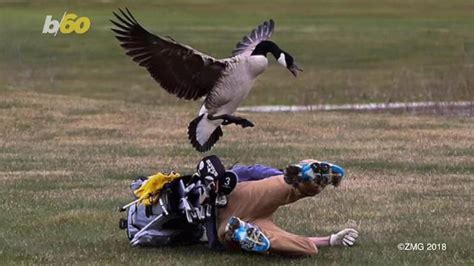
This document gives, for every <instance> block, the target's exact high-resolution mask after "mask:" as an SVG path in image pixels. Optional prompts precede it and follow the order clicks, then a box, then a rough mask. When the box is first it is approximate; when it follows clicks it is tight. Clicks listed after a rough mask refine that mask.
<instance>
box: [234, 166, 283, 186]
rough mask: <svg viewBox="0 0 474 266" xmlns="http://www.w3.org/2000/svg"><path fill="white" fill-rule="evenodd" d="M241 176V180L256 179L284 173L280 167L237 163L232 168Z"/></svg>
mask: <svg viewBox="0 0 474 266" xmlns="http://www.w3.org/2000/svg"><path fill="white" fill-rule="evenodd" d="M231 170H232V171H234V172H235V173H236V174H237V176H238V177H239V182H246V181H255V180H261V179H265V178H268V177H270V176H275V175H282V174H283V172H282V171H281V170H279V169H276V168H273V167H269V166H266V165H262V164H254V165H239V164H237V165H235V166H234V167H232V169H231Z"/></svg>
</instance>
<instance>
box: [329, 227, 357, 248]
mask: <svg viewBox="0 0 474 266" xmlns="http://www.w3.org/2000/svg"><path fill="white" fill-rule="evenodd" d="M358 237H359V232H357V231H356V230H355V229H352V228H346V229H344V230H341V231H339V232H338V233H336V234H332V235H331V237H330V238H329V246H331V247H334V246H346V247H352V246H353V245H354V244H355V242H357V238H358Z"/></svg>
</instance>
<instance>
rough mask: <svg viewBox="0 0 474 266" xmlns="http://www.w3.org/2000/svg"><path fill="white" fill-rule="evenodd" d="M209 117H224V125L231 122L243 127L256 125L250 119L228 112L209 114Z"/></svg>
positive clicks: (210, 118) (211, 118) (212, 118)
mask: <svg viewBox="0 0 474 266" xmlns="http://www.w3.org/2000/svg"><path fill="white" fill-rule="evenodd" d="M207 118H208V119H209V120H217V119H223V120H224V122H222V125H224V126H227V125H230V124H236V125H240V126H242V127H243V128H246V127H253V126H254V124H253V123H252V122H250V121H249V120H248V119H246V118H243V117H240V116H233V115H227V114H224V115H217V116H213V115H207Z"/></svg>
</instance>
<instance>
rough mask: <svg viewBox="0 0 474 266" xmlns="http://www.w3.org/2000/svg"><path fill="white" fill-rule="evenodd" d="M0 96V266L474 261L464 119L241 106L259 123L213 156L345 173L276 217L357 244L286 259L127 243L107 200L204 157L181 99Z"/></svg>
mask: <svg viewBox="0 0 474 266" xmlns="http://www.w3.org/2000/svg"><path fill="white" fill-rule="evenodd" d="M0 103H1V106H3V108H2V120H3V122H4V123H3V125H4V126H3V127H2V129H1V130H0V137H1V138H0V139H1V140H2V142H1V145H0V158H1V159H0V162H1V164H0V177H1V178H0V202H1V204H0V210H1V211H2V213H4V214H5V215H3V216H2V220H1V222H0V228H1V230H0V234H1V238H0V239H1V240H0V241H2V243H0V244H1V245H0V247H1V248H0V250H1V252H0V261H3V262H4V263H20V262H29V263H71V262H76V263H87V264H89V263H94V264H103V263H104V264H105V263H106V264H116V263H123V264H128V263H130V262H131V261H133V262H137V263H138V264H150V263H155V262H158V261H160V262H161V261H162V262H165V263H166V264H189V263H192V264H193V263H200V264H202V263H204V262H207V263H210V264H222V263H224V264H229V265H234V264H259V263H273V264H285V265H286V264H308V265H313V264H315V263H324V264H334V263H335V264H347V263H354V264H366V263H369V264H379V263H381V262H386V263H389V264H431V263H434V262H436V263H440V264H463V263H465V264H468V263H469V262H471V263H472V256H471V254H470V243H471V240H472V239H471V237H469V236H468V235H466V234H467V232H469V231H470V230H471V229H470V228H471V227H472V225H471V222H470V219H471V217H472V215H473V211H472V208H471V206H470V204H471V203H470V202H471V200H470V199H471V191H472V189H473V179H472V173H473V172H474V169H473V168H472V158H473V154H472V143H473V141H474V138H473V136H472V133H471V132H472V131H473V130H474V128H473V125H474V123H473V122H474V121H473V120H472V118H462V117H435V116H410V115H404V114H377V115H374V114H350V113H298V114H291V113H283V114H248V117H249V118H250V119H252V121H254V122H256V124H257V127H255V128H252V129H250V130H242V129H240V128H237V127H228V128H226V130H225V137H224V139H223V140H222V141H221V142H220V143H219V145H217V147H216V148H215V149H214V150H213V151H212V153H215V154H218V155H219V156H221V157H222V159H223V160H224V162H225V163H226V164H227V165H231V164H233V163H234V162H236V161H239V162H241V163H255V162H259V163H264V164H268V165H273V166H276V167H283V166H285V165H286V164H288V163H291V162H296V161H299V160H300V159H303V158H307V157H313V158H320V159H327V160H329V161H333V162H336V163H339V164H341V165H343V166H345V167H346V169H347V170H348V176H347V179H346V180H345V181H344V182H343V184H342V186H341V187H339V188H337V189H332V188H328V189H327V190H326V191H324V192H323V193H322V194H320V195H318V196H316V197H314V198H308V199H304V200H301V201H299V202H298V203H295V204H293V205H292V206H290V207H283V208H281V209H280V210H279V211H278V212H277V214H276V217H275V219H276V222H277V223H278V224H279V225H281V226H282V227H283V228H288V229H289V230H290V231H292V232H295V233H299V234H306V235H324V234H329V233H331V232H334V231H335V230H337V229H340V228H343V227H344V226H346V225H347V224H348V221H349V220H354V221H355V222H356V223H357V224H358V228H359V230H360V232H361V242H360V244H359V245H358V246H357V247H355V248H353V249H336V248H335V249H322V250H321V252H320V254H319V255H318V256H316V257H313V258H302V259H285V258H281V257H262V256H248V255H243V254H240V253H222V252H221V253H219V252H213V251H209V250H207V249H206V248H205V247H201V246H197V247H194V246H193V247H178V248H161V249H136V248H131V247H129V246H128V243H127V240H126V237H125V234H124V232H122V231H120V230H119V229H118V227H117V221H118V219H119V218H120V217H121V215H120V214H119V213H118V212H116V211H115V208H116V207H117V206H118V205H120V204H124V203H126V202H128V201H129V200H130V194H129V191H128V185H129V182H130V180H131V178H132V177H134V176H137V175H142V174H151V173H153V172H155V171H158V170H161V171H168V170H171V169H175V170H179V171H181V172H182V173H190V172H191V171H192V170H193V169H194V167H195V163H196V162H197V161H198V160H199V158H200V156H201V155H199V154H197V153H196V152H195V151H193V149H192V147H191V146H190V145H189V144H188V142H187V140H186V135H185V134H186V132H185V127H186V123H187V120H188V118H191V117H192V116H193V114H192V112H191V110H190V109H189V108H188V107H187V106H184V107H182V106H164V107H163V106H161V107H160V106H158V107H156V106H155V107H150V106H145V105H142V104H140V103H132V104H130V103H126V102H122V101H116V100H92V99H86V98H83V97H79V96H52V95H48V94H43V93H32V92H23V91H21V92H12V93H10V94H8V96H7V97H6V98H2V99H1V100H0ZM183 117H184V118H185V119H183ZM282 121H284V122H282ZM302 121H304V123H303V122H302ZM302 124H305V126H304V127H302V126H301V125H302ZM19 125H21V126H19ZM277 125H278V126H277ZM262 140H265V142H262ZM244 144H245V145H244ZM400 242H423V243H431V242H435V243H446V245H447V247H448V249H447V250H446V251H442V252H441V251H438V252H436V251H431V252H429V251H424V252H421V251H419V252H408V251H406V252H401V251H398V250H397V247H396V244H397V243H400Z"/></svg>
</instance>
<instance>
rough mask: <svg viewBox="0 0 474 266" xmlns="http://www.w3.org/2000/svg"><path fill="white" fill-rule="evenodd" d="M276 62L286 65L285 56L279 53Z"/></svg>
mask: <svg viewBox="0 0 474 266" xmlns="http://www.w3.org/2000/svg"><path fill="white" fill-rule="evenodd" d="M278 63H280V65H282V66H284V67H286V58H285V54H284V53H281V54H280V57H278Z"/></svg>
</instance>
